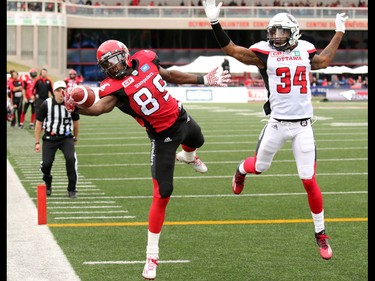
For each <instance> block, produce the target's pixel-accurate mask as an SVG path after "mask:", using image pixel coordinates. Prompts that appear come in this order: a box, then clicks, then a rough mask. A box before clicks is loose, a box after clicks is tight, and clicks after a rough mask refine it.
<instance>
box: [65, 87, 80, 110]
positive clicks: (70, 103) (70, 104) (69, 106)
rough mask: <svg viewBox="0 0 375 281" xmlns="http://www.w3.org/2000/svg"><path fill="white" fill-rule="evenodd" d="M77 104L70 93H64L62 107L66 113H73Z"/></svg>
mask: <svg viewBox="0 0 375 281" xmlns="http://www.w3.org/2000/svg"><path fill="white" fill-rule="evenodd" d="M77 104H78V103H77V102H76V101H75V100H74V99H73V98H72V95H71V91H65V95H64V105H65V108H66V110H67V111H68V112H73V111H74V109H75V108H76V105H77Z"/></svg>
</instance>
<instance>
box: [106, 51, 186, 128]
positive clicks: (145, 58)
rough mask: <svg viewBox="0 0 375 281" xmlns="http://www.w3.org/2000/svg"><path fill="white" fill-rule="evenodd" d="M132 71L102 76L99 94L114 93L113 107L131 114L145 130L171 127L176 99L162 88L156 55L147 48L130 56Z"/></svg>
mask: <svg viewBox="0 0 375 281" xmlns="http://www.w3.org/2000/svg"><path fill="white" fill-rule="evenodd" d="M131 59H132V63H133V68H134V71H133V72H132V74H131V75H129V76H125V77H124V78H122V79H112V78H106V79H104V80H103V81H102V82H101V83H100V88H99V97H100V98H102V97H105V96H107V95H116V96H117V97H118V98H119V101H118V103H117V104H116V106H117V107H118V108H119V109H120V110H121V111H122V112H124V113H126V114H129V115H131V116H132V117H133V118H134V119H136V120H137V122H138V123H139V124H140V125H141V126H143V127H146V130H148V131H150V132H153V133H159V132H162V131H164V130H166V129H168V128H169V127H171V126H172V125H173V124H174V123H175V121H176V119H177V118H178V116H179V114H180V110H179V104H178V101H177V100H176V99H175V98H174V97H172V96H171V95H170V94H169V93H168V91H167V90H166V86H167V82H166V81H164V80H163V78H162V77H161V75H160V73H159V58H158V56H157V55H156V53H154V52H152V51H149V50H142V51H138V52H136V53H135V54H134V55H133V56H132V57H131Z"/></svg>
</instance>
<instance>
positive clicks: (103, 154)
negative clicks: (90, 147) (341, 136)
mask: <svg viewBox="0 0 375 281" xmlns="http://www.w3.org/2000/svg"><path fill="white" fill-rule="evenodd" d="M336 142H337V140H336ZM246 143H247V144H249V143H251V142H246ZM233 144H238V142H233ZM112 146H113V145H112ZM337 149H338V148H337V147H325V148H320V147H319V148H318V150H319V151H325V150H337ZM367 149H368V147H367V146H356V147H353V146H352V147H340V150H367ZM252 150H253V149H250V151H252ZM279 151H292V149H291V148H284V149H280V150H279ZM238 152H246V153H248V152H249V149H233V150H199V151H198V154H203V153H204V154H206V153H238ZM149 154H150V152H149V151H144V152H141V151H140V152H136V151H133V152H112V153H111V152H103V153H80V155H81V157H87V156H110V155H115V156H120V155H149ZM90 179H91V178H90Z"/></svg>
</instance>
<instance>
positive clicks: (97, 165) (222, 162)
mask: <svg viewBox="0 0 375 281" xmlns="http://www.w3.org/2000/svg"><path fill="white" fill-rule="evenodd" d="M367 160H368V158H346V159H318V162H336V161H339V162H343V161H367ZM290 162H293V163H294V162H296V160H294V159H290V160H273V163H290ZM178 163H179V164H184V163H180V162H178ZM204 163H205V164H218V165H221V164H223V165H224V164H233V163H237V164H238V163H239V161H211V162H210V161H204ZM81 166H83V167H124V166H125V167H128V166H150V164H149V163H124V164H114V163H113V164H87V165H81ZM85 190H86V189H85Z"/></svg>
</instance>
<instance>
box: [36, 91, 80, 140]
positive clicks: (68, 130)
mask: <svg viewBox="0 0 375 281" xmlns="http://www.w3.org/2000/svg"><path fill="white" fill-rule="evenodd" d="M36 120H38V121H40V122H43V129H44V132H45V137H46V138H47V139H51V137H62V136H66V137H71V136H73V121H77V120H79V114H77V113H69V112H68V111H67V110H66V108H65V106H64V103H61V104H59V103H57V102H56V100H55V98H52V97H51V98H48V99H46V100H45V101H43V103H42V105H41V107H40V110H39V111H38V112H37V116H36Z"/></svg>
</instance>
